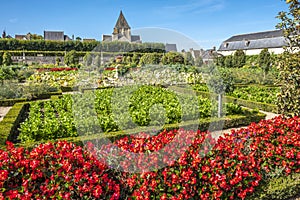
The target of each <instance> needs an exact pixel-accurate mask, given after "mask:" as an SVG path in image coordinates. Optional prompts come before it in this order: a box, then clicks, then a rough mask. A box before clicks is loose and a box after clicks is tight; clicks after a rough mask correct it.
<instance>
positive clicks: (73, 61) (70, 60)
mask: <svg viewBox="0 0 300 200" xmlns="http://www.w3.org/2000/svg"><path fill="white" fill-rule="evenodd" d="M64 60H65V61H64V62H65V64H66V65H67V66H76V65H78V63H79V57H78V55H77V53H76V51H75V50H72V51H69V52H68V53H67V54H66V55H65V57H64Z"/></svg>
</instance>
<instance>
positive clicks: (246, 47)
mask: <svg viewBox="0 0 300 200" xmlns="http://www.w3.org/2000/svg"><path fill="white" fill-rule="evenodd" d="M287 45H288V42H287V40H286V39H285V37H284V35H283V31H282V30H273V31H265V32H257V33H249V34H242V35H235V36H232V37H231V38H229V39H227V40H225V41H224V42H222V44H221V45H220V47H219V49H218V53H220V54H222V55H224V56H228V55H232V54H234V52H235V51H236V50H238V49H241V50H243V51H244V52H245V54H246V55H258V54H259V53H260V52H261V50H263V49H264V48H268V50H269V52H270V53H274V54H281V53H283V52H284V49H283V47H284V46H287Z"/></svg>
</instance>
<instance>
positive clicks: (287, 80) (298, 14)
mask: <svg viewBox="0 0 300 200" xmlns="http://www.w3.org/2000/svg"><path fill="white" fill-rule="evenodd" d="M286 3H287V4H288V6H289V10H288V11H287V12H285V11H282V12H280V13H279V14H278V16H277V18H279V19H280V20H281V22H280V23H279V24H278V25H277V28H279V29H282V30H283V33H284V36H285V37H286V39H287V40H288V45H287V47H286V49H285V52H284V54H283V55H282V56H281V57H280V58H279V69H280V83H281V92H280V94H279V95H278V101H277V104H278V109H279V112H280V113H282V114H285V115H287V116H300V106H299V103H300V52H299V51H298V52H297V51H295V50H297V49H299V48H300V3H299V1H298V0H286Z"/></svg>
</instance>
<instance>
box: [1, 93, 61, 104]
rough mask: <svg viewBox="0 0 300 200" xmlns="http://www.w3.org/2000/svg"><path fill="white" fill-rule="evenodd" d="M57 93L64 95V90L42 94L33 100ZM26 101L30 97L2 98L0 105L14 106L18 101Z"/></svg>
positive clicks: (47, 97)
mask: <svg viewBox="0 0 300 200" xmlns="http://www.w3.org/2000/svg"><path fill="white" fill-rule="evenodd" d="M55 95H62V92H61V91H58V92H50V93H47V94H41V95H39V96H38V97H35V98H33V99H31V100H41V99H50V98H51V96H55ZM26 101H28V99H26V98H16V99H4V100H0V106H3V107H6V106H13V105H15V104H16V103H21V102H26Z"/></svg>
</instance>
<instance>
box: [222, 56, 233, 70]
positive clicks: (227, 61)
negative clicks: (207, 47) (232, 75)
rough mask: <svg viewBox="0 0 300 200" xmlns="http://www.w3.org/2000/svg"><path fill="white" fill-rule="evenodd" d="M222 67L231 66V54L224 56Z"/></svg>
mask: <svg viewBox="0 0 300 200" xmlns="http://www.w3.org/2000/svg"><path fill="white" fill-rule="evenodd" d="M224 67H227V68H230V67H233V56H232V55H229V56H226V57H225V60H224Z"/></svg>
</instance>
